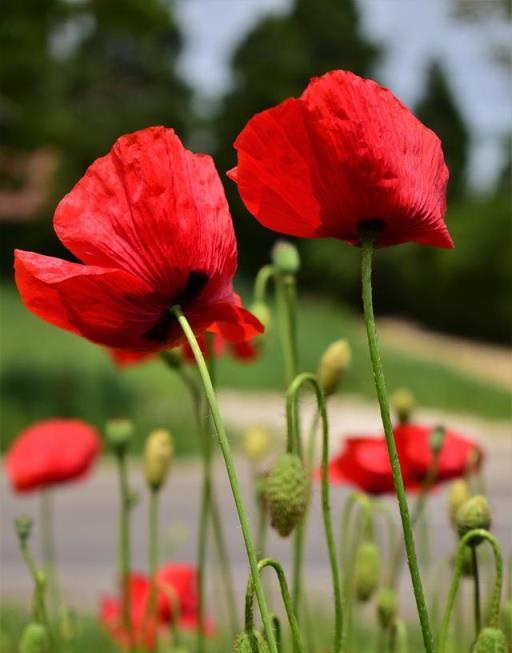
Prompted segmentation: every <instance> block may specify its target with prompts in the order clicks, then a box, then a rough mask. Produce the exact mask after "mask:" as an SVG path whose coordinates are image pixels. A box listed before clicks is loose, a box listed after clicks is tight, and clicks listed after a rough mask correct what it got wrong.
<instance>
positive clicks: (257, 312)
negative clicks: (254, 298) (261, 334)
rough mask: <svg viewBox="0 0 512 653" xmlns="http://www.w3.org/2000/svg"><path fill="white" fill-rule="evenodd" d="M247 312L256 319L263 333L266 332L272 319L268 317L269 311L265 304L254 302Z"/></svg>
mask: <svg viewBox="0 0 512 653" xmlns="http://www.w3.org/2000/svg"><path fill="white" fill-rule="evenodd" d="M249 311H250V312H251V313H252V314H253V315H254V317H256V318H258V320H259V321H260V322H261V323H262V325H263V328H264V329H265V331H268V328H269V327H270V323H271V322H272V318H271V317H270V309H269V307H268V306H267V305H266V304H265V302H254V303H253V304H251V306H250V307H249Z"/></svg>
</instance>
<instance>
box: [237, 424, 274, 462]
mask: <svg viewBox="0 0 512 653" xmlns="http://www.w3.org/2000/svg"><path fill="white" fill-rule="evenodd" d="M243 445H244V453H245V455H246V456H247V458H249V460H251V461H253V462H258V460H261V458H263V457H264V456H265V454H266V453H267V452H268V450H269V448H270V438H269V435H268V432H267V430H266V429H264V428H263V427H262V426H256V425H255V426H250V427H249V428H248V429H247V430H246V432H245V433H244V442H243Z"/></svg>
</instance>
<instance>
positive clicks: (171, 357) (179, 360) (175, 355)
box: [160, 349, 183, 370]
mask: <svg viewBox="0 0 512 653" xmlns="http://www.w3.org/2000/svg"><path fill="white" fill-rule="evenodd" d="M160 355H161V357H162V359H163V360H164V361H165V364H166V365H167V366H168V367H170V368H171V369H173V370H179V369H180V367H181V366H182V365H183V355H182V353H181V349H169V350H168V351H163V352H162V353H161V354H160Z"/></svg>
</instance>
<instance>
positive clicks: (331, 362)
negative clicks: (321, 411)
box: [317, 340, 352, 396]
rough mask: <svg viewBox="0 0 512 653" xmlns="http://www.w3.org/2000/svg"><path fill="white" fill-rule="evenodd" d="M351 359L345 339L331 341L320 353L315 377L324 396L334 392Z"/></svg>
mask: <svg viewBox="0 0 512 653" xmlns="http://www.w3.org/2000/svg"><path fill="white" fill-rule="evenodd" d="M351 360H352V353H351V350H350V345H349V344H348V342H347V341H346V340H337V341H336V342H333V343H332V344H331V345H329V347H327V349H326V350H325V352H324V353H323V354H322V358H321V359H320V364H319V366H318V372H317V377H318V382H319V383H320V385H321V386H322V389H323V391H324V393H325V395H326V396H329V395H332V394H334V393H335V392H336V390H337V389H338V386H339V384H340V382H341V380H342V379H343V375H344V374H345V372H346V370H347V368H348V367H349V366H350V362H351Z"/></svg>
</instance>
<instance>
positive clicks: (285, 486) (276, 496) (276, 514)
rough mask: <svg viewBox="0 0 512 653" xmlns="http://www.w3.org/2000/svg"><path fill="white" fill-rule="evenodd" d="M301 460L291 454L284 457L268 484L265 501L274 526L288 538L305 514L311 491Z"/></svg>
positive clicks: (269, 477) (266, 484)
mask: <svg viewBox="0 0 512 653" xmlns="http://www.w3.org/2000/svg"><path fill="white" fill-rule="evenodd" d="M307 485H308V484H307V480H306V475H305V473H304V466H303V465H302V461H301V459H300V458H299V457H298V456H297V455H295V454H291V453H286V454H284V455H282V456H281V457H280V458H279V459H278V460H277V462H276V463H275V465H274V467H273V468H272V470H271V472H270V474H269V475H268V476H267V480H266V482H265V499H266V502H267V505H268V509H269V512H270V521H271V524H272V526H273V527H274V528H275V529H276V531H277V532H278V533H279V535H281V536H282V537H287V536H288V535H289V534H290V533H291V532H292V531H293V529H294V528H295V527H296V526H297V524H298V523H299V521H300V520H301V519H302V517H303V516H304V512H305V511H306V505H307V499H308V489H307Z"/></svg>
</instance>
